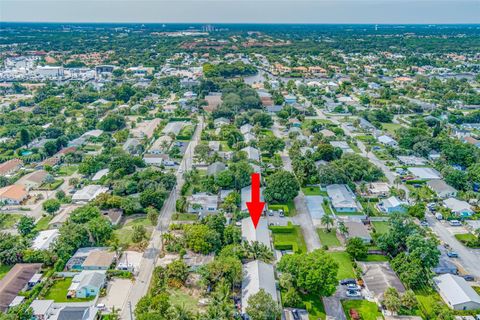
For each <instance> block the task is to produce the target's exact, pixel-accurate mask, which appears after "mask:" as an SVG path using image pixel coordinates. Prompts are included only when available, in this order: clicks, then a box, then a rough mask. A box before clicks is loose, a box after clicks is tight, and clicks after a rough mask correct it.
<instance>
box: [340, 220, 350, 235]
mask: <svg viewBox="0 0 480 320" xmlns="http://www.w3.org/2000/svg"><path fill="white" fill-rule="evenodd" d="M338 231H339V232H340V233H341V234H342V235H346V234H347V233H348V227H347V226H346V225H345V222H343V221H340V222H338Z"/></svg>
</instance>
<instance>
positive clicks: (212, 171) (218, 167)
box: [207, 161, 227, 176]
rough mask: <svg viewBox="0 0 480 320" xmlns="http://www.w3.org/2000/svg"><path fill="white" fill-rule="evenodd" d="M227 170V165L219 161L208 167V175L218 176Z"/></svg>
mask: <svg viewBox="0 0 480 320" xmlns="http://www.w3.org/2000/svg"><path fill="white" fill-rule="evenodd" d="M226 168H227V166H226V165H225V163H223V162H219V161H217V162H214V163H212V164H211V165H209V166H208V169H207V174H208V175H209V176H212V175H216V174H217V173H220V172H222V171H224V170H225V169H226Z"/></svg>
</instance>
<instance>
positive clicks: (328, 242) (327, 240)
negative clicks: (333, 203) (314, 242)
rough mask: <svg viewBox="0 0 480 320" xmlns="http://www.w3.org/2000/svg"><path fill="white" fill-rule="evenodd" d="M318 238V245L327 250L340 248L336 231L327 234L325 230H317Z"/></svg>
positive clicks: (332, 230)
mask: <svg viewBox="0 0 480 320" xmlns="http://www.w3.org/2000/svg"><path fill="white" fill-rule="evenodd" d="M317 233H318V237H319V238H320V243H321V244H322V245H324V246H327V247H329V248H331V247H340V246H341V245H342V244H341V243H340V240H338V238H337V230H336V229H331V230H330V232H327V229H325V228H320V229H317Z"/></svg>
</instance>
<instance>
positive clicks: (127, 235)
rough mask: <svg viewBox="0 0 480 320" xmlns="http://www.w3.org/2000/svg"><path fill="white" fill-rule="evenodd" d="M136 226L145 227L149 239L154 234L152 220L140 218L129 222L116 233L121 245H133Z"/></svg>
mask: <svg viewBox="0 0 480 320" xmlns="http://www.w3.org/2000/svg"><path fill="white" fill-rule="evenodd" d="M136 225H143V226H144V227H145V228H146V229H147V238H150V235H151V234H152V224H151V223H150V220H148V219H147V218H145V217H139V218H135V219H133V220H131V221H129V222H127V223H126V224H124V225H123V226H122V227H121V228H120V229H117V230H115V231H114V234H115V235H116V237H117V238H118V240H119V241H120V243H122V244H126V245H129V244H131V243H132V235H133V227H134V226H136Z"/></svg>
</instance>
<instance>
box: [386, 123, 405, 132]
mask: <svg viewBox="0 0 480 320" xmlns="http://www.w3.org/2000/svg"><path fill="white" fill-rule="evenodd" d="M401 127H402V125H401V124H399V123H382V128H383V130H385V131H387V132H388V133H390V134H392V135H394V134H395V131H396V130H397V129H399V128H401Z"/></svg>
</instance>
